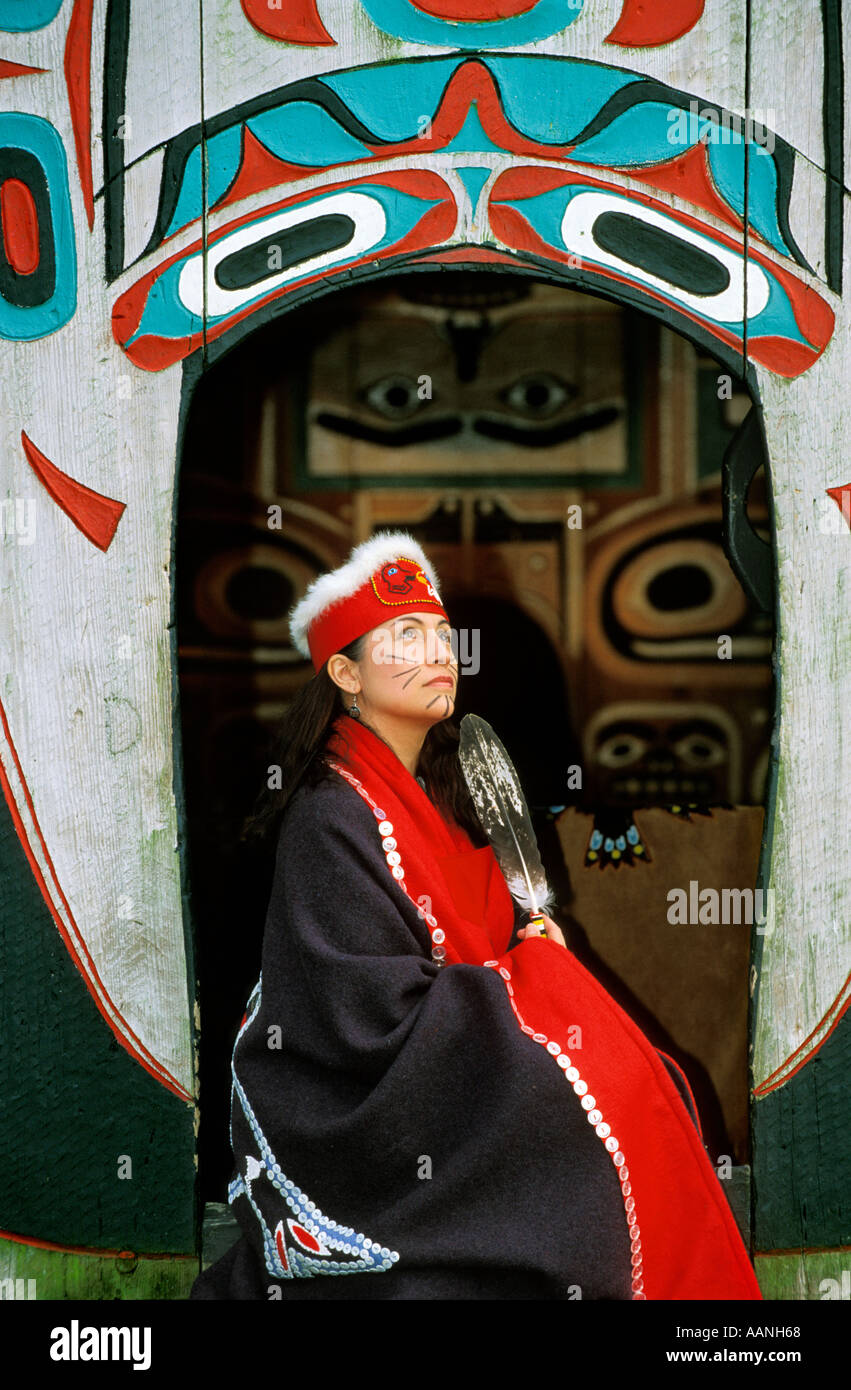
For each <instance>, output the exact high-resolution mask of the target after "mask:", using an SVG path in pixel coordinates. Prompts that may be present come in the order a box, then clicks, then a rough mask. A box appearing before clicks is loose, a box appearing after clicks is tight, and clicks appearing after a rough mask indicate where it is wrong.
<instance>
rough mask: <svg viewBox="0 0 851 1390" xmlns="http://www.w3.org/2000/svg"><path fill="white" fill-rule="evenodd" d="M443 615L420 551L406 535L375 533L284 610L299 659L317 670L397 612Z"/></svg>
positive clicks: (434, 579)
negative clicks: (343, 561)
mask: <svg viewBox="0 0 851 1390" xmlns="http://www.w3.org/2000/svg"><path fill="white" fill-rule="evenodd" d="M419 612H435V613H439V614H441V615H442V616H443V617H444V618H447V621H448V616H447V613H446V610H445V609H444V607H443V604H442V602H441V598H440V593H439V590H438V587H437V576H436V574H435V572H434V568H433V566H432V565H431V563H430V561H429V560H428V558H427V556H426V554H425V551H424V550H423V549H422V547H421V545H420V544H419V542H418V541H416V540H414V538H413V536H410V535H409V534H408V532H407V531H379V532H378V533H377V534H376V535H374V536H372V537H370V539H369V540H367V541H362V542H361V544H360V545H357V546H355V548H354V550H353V551H352V553H351V555H350V556H349V558H348V560H347V561H346V562H345V564H343V565H340V566H339V568H338V569H335V570H331V571H330V572H329V573H328V574H321V575H320V576H319V578H318V579H314V581H313V583H312V584H311V585H310V586H309V587H308V589H307V592H306V593H305V595H304V597H303V598H301V599H300V600H299V602H298V603H297V604H296V605H295V607H294V608H293V609H292V610H291V612H290V633H291V635H292V639H293V642H294V644H295V646H296V647H297V649H298V650H299V651H300V652H301V654H302V656H305V657H307V656H309V657H310V659H311V660H312V662H313V666H314V669H315V670H316V671H321V670H322V668H323V666H324V665H325V663H326V661H327V660H328V658H329V656H333V655H334V653H335V652H339V651H341V650H342V649H343V647H346V646H348V644H349V642H353V641H354V640H355V638H356V637H362V636H363V635H364V633H365V632H371V631H372V629H373V628H374V627H378V626H379V625H380V624H381V623H385V622H387V621H388V620H389V619H392V618H395V617H397V616H398V615H399V614H402V613H419Z"/></svg>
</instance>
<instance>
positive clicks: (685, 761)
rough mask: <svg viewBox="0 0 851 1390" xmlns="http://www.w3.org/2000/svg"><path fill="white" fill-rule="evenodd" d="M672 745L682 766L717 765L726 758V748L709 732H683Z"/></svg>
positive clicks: (700, 766)
mask: <svg viewBox="0 0 851 1390" xmlns="http://www.w3.org/2000/svg"><path fill="white" fill-rule="evenodd" d="M672 747H673V750H674V752H675V753H676V755H677V757H678V758H679V760H680V762H681V764H682V765H683V767H693V768H705V767H717V766H718V765H719V763H723V762H726V760H727V749H726V748H725V747H724V745H723V744H722V743H721V742H720V741H719V740H718V739H717V738H713V737H712V735H711V734H706V733H691V734H685V735H684V736H683V737H682V738H680V739H677V741H676V742H675V743H674V744H673V745H672Z"/></svg>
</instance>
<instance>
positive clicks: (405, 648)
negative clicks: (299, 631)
mask: <svg viewBox="0 0 851 1390" xmlns="http://www.w3.org/2000/svg"><path fill="white" fill-rule="evenodd" d="M451 632H452V629H451V628H450V626H449V623H448V622H447V620H446V619H445V618H443V617H441V615H440V614H439V613H429V612H425V613H406V614H405V615H404V616H403V617H399V618H394V619H392V620H391V621H389V622H387V623H382V625H381V626H380V627H376V628H373V629H372V631H371V632H369V633H367V638H366V643H367V645H366V652H365V653H364V656H363V658H362V660H361V661H360V662H358V663H357V670H358V677H359V680H360V683H361V691H362V694H361V695H359V696H358V704H359V705H360V706H361V708H362V709H363V712H364V715H365V716H366V718H367V719H368V718H369V714H370V712H372V713H374V714H378V715H381V714H383V715H385V716H392V717H393V718H410V719H416V720H418V721H419V722H421V723H422V722H426V723H434V724H436V723H438V722H439V721H440V720H441V719H447V718H448V717H449V715H451V714H452V711H453V710H454V708H455V697H456V694H457V690H456V687H457V684H458V661H457V659H456V657H455V655H454V653H453V651H452V643H451Z"/></svg>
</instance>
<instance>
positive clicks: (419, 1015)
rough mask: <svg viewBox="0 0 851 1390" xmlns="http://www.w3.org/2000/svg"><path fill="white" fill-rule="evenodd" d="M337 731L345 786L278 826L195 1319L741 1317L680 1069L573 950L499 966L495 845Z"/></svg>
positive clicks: (720, 1202) (742, 1281)
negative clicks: (536, 1307) (378, 1310)
mask: <svg viewBox="0 0 851 1390" xmlns="http://www.w3.org/2000/svg"><path fill="white" fill-rule="evenodd" d="M349 724H353V721H349ZM341 727H342V725H341ZM346 732H348V733H349V734H350V738H351V743H352V745H353V747H351V749H350V757H349V759H348V762H347V766H348V767H349V769H351V770H352V780H349V781H347V780H345V778H344V777H343V776H342V775H340V774H339V773H338V772H330V773H329V776H328V780H326V781H325V782H323V783H321V784H320V785H319V786H317V787H314V788H307V787H304V786H302V787H301V788H299V790H298V791H297V793H296V795H295V797H294V798H293V800H292V801H291V803H290V805H289V807H288V809H287V813H286V815H285V817H284V820H283V823H282V826H281V831H280V837H279V841H278V847H277V855H276V863H275V876H274V882H273V888H272V894H271V898H270V902H269V909H268V915H267V921H266V930H265V936H264V943H263V955H262V971H261V977H260V980H259V981H258V983H257V985H256V986H255V989H254V991H253V992H252V994H251V997H250V999H249V1001H248V1006H247V1011H246V1016H245V1019H244V1020H243V1024H242V1027H241V1029H240V1032H239V1035H238V1037H237V1041H236V1044H235V1047H234V1056H233V1068H232V1071H233V1094H232V1115H231V1143H232V1147H233V1153H234V1164H235V1170H234V1177H233V1179H232V1181H231V1184H230V1187H229V1191H228V1199H229V1201H230V1202H231V1203H232V1205H233V1209H234V1212H235V1214H236V1216H237V1217H238V1219H239V1222H240V1225H241V1227H242V1231H243V1234H242V1236H241V1238H240V1239H239V1240H238V1241H237V1243H236V1244H235V1246H234V1247H232V1249H231V1250H230V1251H228V1253H227V1254H226V1255H225V1256H223V1257H222V1258H221V1259H220V1260H218V1261H217V1262H216V1263H215V1264H214V1265H212V1266H211V1267H210V1268H208V1269H207V1270H205V1271H204V1272H203V1273H202V1274H201V1275H200V1276H199V1277H198V1279H197V1280H196V1282H195V1284H194V1286H193V1289H192V1293H191V1297H192V1298H212V1299H264V1300H268V1299H270V1298H275V1297H284V1298H307V1299H310V1298H329V1297H330V1298H356V1299H362V1298H370V1299H371V1298H389V1299H422V1298H464V1299H484V1298H549V1299H565V1300H567V1299H577V1298H582V1299H630V1298H642V1297H657V1298H667V1297H683V1298H702V1297H706V1298H723V1297H730V1298H759V1297H760V1294H759V1290H758V1286H757V1285H756V1281H755V1279H754V1276H753V1272H752V1270H751V1268H750V1265H749V1262H748V1260H747V1255H746V1252H745V1250H744V1247H743V1246H742V1244H741V1240H740V1239H739V1237H738V1233H737V1231H736V1228H735V1223H734V1222H733V1218H732V1216H731V1214H730V1212H729V1210H728V1209H727V1204H726V1200H725V1198H724V1195H723V1193H722V1192H721V1189H720V1184H719V1183H718V1180H717V1178H716V1176H715V1174H714V1171H713V1169H712V1166H711V1164H710V1163H709V1160H708V1159H707V1157H706V1155H705V1153H704V1151H703V1147H702V1144H701V1142H700V1138H699V1131H698V1129H697V1127H696V1124H695V1119H696V1117H695V1115H694V1111H693V1108H692V1106H691V1100H690V1095H689V1090H688V1086H687V1083H685V1081H684V1079H683V1078H682V1074H681V1073H680V1072H679V1069H678V1068H676V1067H675V1065H674V1064H673V1063H671V1064H670V1065H668V1063H667V1062H666V1061H664V1060H663V1059H662V1058H661V1057H660V1054H658V1053H657V1052H656V1051H655V1050H654V1049H652V1048H651V1047H650V1044H649V1043H648V1042H647V1040H646V1039H645V1038H644V1037H643V1035H642V1034H640V1033H639V1030H638V1029H637V1028H636V1027H635V1025H634V1024H633V1023H631V1021H630V1020H628V1019H626V1016H625V1015H624V1014H623V1011H622V1010H620V1009H619V1008H618V1006H617V1005H616V1004H615V1002H614V1001H613V1000H611V998H610V997H609V996H608V995H607V994H606V993H605V991H603V990H602V988H601V987H600V986H599V985H598V984H597V983H596V982H595V981H593V980H592V978H591V977H590V976H588V974H587V972H585V971H584V970H583V969H582V967H581V966H579V965H578V962H575V959H574V958H573V957H572V955H571V953H570V952H568V951H566V950H564V948H562V947H561V946H559V945H557V944H556V943H555V942H550V941H546V940H532V941H528V942H521V943H520V944H519V945H516V946H515V947H514V948H513V949H510V950H509V949H508V946H509V941H510V940H511V939H512V933H513V929H514V926H515V922H516V920H517V914H516V913H515V910H514V907H513V903H512V900H511V898H510V896H509V895H508V892H507V889H506V887H505V882H504V879H502V876H501V874H500V872H499V868H498V865H497V863H496V860H495V858H494V856H493V853H492V850H491V849H490V847H489V846H486V847H485V848H484V849H482V850H474V849H473V848H472V845H471V842H470V841H469V838H468V837H467V836H466V835H465V833H464V832H463V831H461V830H460V828H459V827H457V826H454V825H452V826H449V825H447V823H446V822H445V821H444V819H443V817H441V816H440V815H439V813H438V811H437V809H436V808H435V807H433V806H432V804H431V802H430V801H429V800H428V798H427V796H426V795H425V792H424V791H423V789H422V787H421V786H419V785H418V784H417V782H416V781H415V779H414V778H413V777H412V776H411V775H410V773H408V771H407V769H405V768H404V767H403V765H402V764H401V763H400V762H399V761H398V759H396V758H395V755H394V754H393V753H392V751H391V750H390V749H389V748H387V747H386V745H383V744H381V741H380V740H378V739H377V738H376V737H375V735H373V734H372V733H371V732H370V731H368V730H366V729H364V728H359V727H356V728H355V729H354V730H353V731H352V730H346ZM340 746H342V745H340ZM339 766H342V764H338V767H339ZM355 783H357V785H355ZM370 791H371V793H372V796H371V798H370V796H369V792H370ZM381 817H383V819H380V818H381ZM388 825H390V827H391V829H390V831H388V830H387V826H388ZM391 839H392V841H393V850H392V851H391V850H388V849H387V848H386V846H387V845H388V844H389V843H390V842H391ZM396 844H398V851H397V850H396V848H395V846H396ZM393 858H395V859H396V860H397V861H400V860H401V863H400V864H399V863H397V864H396V865H395V866H394V865H393V864H392V862H391V860H392V859H393ZM394 867H395V868H398V867H401V869H402V873H401V875H400V874H399V873H398V872H397V873H395V874H394V872H393V869H394ZM444 871H445V872H444ZM406 873H407V877H406V876H405V875H406ZM426 877H428V878H429V884H428V887H425V886H424V879H425V878H426ZM402 878H404V883H402V882H400V879H402ZM450 885H451V888H450ZM429 889H430V890H431V891H429ZM459 903H460V905H461V908H462V909H463V911H459V907H458V904H459ZM428 919H430V921H429V920H428ZM477 919H478V920H477ZM435 922H439V923H440V924H441V926H442V927H445V928H446V933H445V934H446V941H447V946H449V947H451V949H450V950H449V951H448V955H447V959H446V961H445V963H444V962H441V961H438V960H435V959H433V958H432V948H433V941H434V938H433V936H432V930H433V929H434V923H435ZM508 967H511V968H510V969H509V968H508ZM518 999H519V1000H520V1001H521V1005H522V1007H521V1009H520V1010H519V1011H518V1002H517V1001H518ZM525 1017H528V1018H529V1023H526V1022H525ZM624 1019H626V1022H624V1021H623V1020H624ZM530 1025H533V1026H530ZM535 1027H538V1028H540V1029H543V1031H540V1032H536V1031H535ZM571 1029H572V1030H573V1033H572V1034H571V1033H570V1030H571ZM577 1030H578V1031H577ZM569 1036H570V1037H571V1038H574V1039H575V1038H576V1037H578V1038H579V1039H580V1042H579V1047H578V1048H577V1049H576V1050H575V1051H572V1050H570V1049H571V1044H570V1043H569V1042H568V1037H569ZM554 1038H561V1039H562V1041H563V1042H564V1048H562V1047H561V1046H560V1044H559V1042H558V1041H553V1039H554ZM574 1063H575V1064H576V1066H575V1067H574V1066H573V1065H572V1064H574ZM577 1067H578V1069H579V1070H577V1069H576V1068H577ZM580 1075H581V1076H583V1077H584V1076H587V1077H588V1080H589V1082H590V1085H591V1086H592V1087H593V1089H594V1090H595V1091H597V1092H598V1097H599V1096H603V1098H602V1099H600V1098H598V1097H595V1096H594V1095H592V1094H591V1092H590V1091H589V1089H588V1084H586V1083H585V1082H584V1081H582V1080H579V1081H578V1082H574V1081H573V1077H574V1076H577V1077H578V1076H580ZM595 1077H596V1078H597V1080H599V1082H600V1083H601V1085H600V1086H598V1085H597V1080H595ZM672 1078H673V1079H672ZM601 1087H602V1090H601ZM636 1088H637V1091H638V1094H636ZM603 1092H605V1093H606V1095H607V1096H608V1102H609V1103H608V1106H607V1101H606V1095H603ZM587 1101H590V1103H591V1104H590V1106H589V1105H588V1104H587V1103H586V1102H587ZM596 1106H600V1107H602V1110H601V1109H595V1108H594V1107H596ZM601 1114H604V1115H605V1116H606V1118H607V1119H608V1120H610V1122H611V1123H605V1122H604V1121H601V1120H599V1119H598V1117H599V1116H600V1115H601ZM613 1125H617V1126H618V1128H617V1129H616V1130H615V1129H614V1128H612V1126H613ZM616 1135H617V1136H619V1137H614V1136H616ZM607 1136H610V1138H607ZM627 1142H629V1145H630V1149H631V1151H629V1150H627ZM621 1149H623V1150H624V1151H623V1152H622V1151H621ZM627 1164H629V1169H628V1168H627ZM636 1168H637V1173H638V1178H637V1180H638V1190H636V1178H635V1177H634V1176H633V1172H634V1171H635V1170H636ZM630 1170H633V1171H630ZM672 1184H673V1191H672V1190H671V1187H672ZM684 1221H686V1222H688V1223H689V1225H688V1228H687V1229H685V1230H684V1229H683V1222H684Z"/></svg>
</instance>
